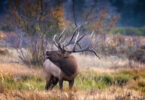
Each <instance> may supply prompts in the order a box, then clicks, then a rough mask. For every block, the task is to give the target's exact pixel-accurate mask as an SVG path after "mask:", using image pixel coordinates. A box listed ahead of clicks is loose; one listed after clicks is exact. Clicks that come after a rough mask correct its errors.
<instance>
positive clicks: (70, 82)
mask: <svg viewBox="0 0 145 100" xmlns="http://www.w3.org/2000/svg"><path fill="white" fill-rule="evenodd" d="M73 84H74V80H71V81H69V89H72V87H73Z"/></svg>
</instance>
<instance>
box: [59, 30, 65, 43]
mask: <svg viewBox="0 0 145 100" xmlns="http://www.w3.org/2000/svg"><path fill="white" fill-rule="evenodd" d="M65 30H66V29H65V28H64V29H63V31H62V32H61V33H60V35H59V37H58V39H59V41H58V43H60V42H61V41H62V37H63V33H64V31H65Z"/></svg>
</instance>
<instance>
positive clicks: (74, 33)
mask: <svg viewBox="0 0 145 100" xmlns="http://www.w3.org/2000/svg"><path fill="white" fill-rule="evenodd" d="M80 27H81V26H80V25H79V26H78V27H76V28H75V30H74V32H73V35H72V37H71V39H70V40H69V42H68V43H67V44H66V45H65V46H64V47H66V46H68V45H70V44H71V42H72V40H73V38H74V36H75V35H76V31H77V30H78V29H79V28H80Z"/></svg>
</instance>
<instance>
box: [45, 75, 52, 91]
mask: <svg viewBox="0 0 145 100" xmlns="http://www.w3.org/2000/svg"><path fill="white" fill-rule="evenodd" d="M51 80H52V76H51V75H48V76H47V78H46V85H45V90H48V89H50V88H51V85H52V82H51Z"/></svg>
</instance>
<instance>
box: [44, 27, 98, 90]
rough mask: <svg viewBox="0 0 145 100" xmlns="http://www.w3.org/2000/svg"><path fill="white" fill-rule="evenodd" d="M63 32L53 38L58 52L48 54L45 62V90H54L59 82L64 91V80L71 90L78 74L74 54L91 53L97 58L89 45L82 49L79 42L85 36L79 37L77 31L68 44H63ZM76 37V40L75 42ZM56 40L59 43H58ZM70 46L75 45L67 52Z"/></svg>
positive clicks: (48, 52)
mask: <svg viewBox="0 0 145 100" xmlns="http://www.w3.org/2000/svg"><path fill="white" fill-rule="evenodd" d="M63 32H64V31H63ZM63 32H62V33H61V34H60V35H59V36H57V35H54V38H53V42H54V44H55V46H56V47H57V48H58V50H57V51H47V52H46V57H47V59H46V60H45V62H44V71H45V73H46V86H45V88H46V89H47V90H48V89H52V88H53V87H54V86H55V85H56V84H57V83H58V82H59V87H60V90H62V88H63V81H64V80H65V81H68V82H69V88H70V89H71V88H72V86H73V84H74V79H75V77H76V76H77V73H78V66H77V62H76V60H75V57H74V56H73V55H71V54H72V53H76V52H84V51H91V52H93V53H94V54H95V55H96V56H97V54H96V52H95V51H94V50H93V49H92V48H90V47H89V45H88V46H87V47H86V48H81V46H80V44H79V42H80V41H81V40H82V39H83V37H84V36H85V35H81V36H79V32H78V33H77V32H76V30H75V31H74V33H73V35H72V37H71V39H70V40H69V41H68V42H67V43H65V42H63V43H62V37H63ZM92 36H93V35H92ZM74 37H75V40H74V42H73V39H74ZM56 38H57V39H58V41H56ZM70 44H73V48H72V49H71V50H67V49H66V47H67V46H69V45H70ZM77 47H79V49H78V50H76V48H77Z"/></svg>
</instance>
